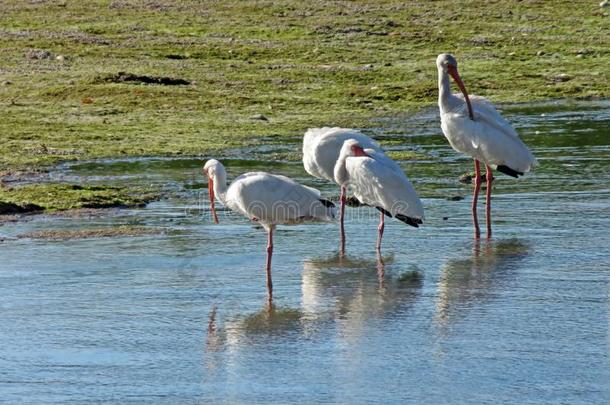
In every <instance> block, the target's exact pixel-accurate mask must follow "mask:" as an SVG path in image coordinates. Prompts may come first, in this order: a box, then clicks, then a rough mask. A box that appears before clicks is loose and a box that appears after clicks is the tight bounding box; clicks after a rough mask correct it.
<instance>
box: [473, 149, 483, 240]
mask: <svg viewBox="0 0 610 405" xmlns="http://www.w3.org/2000/svg"><path fill="white" fill-rule="evenodd" d="M480 189H481V165H480V163H479V161H478V160H476V159H475V160H474V193H473V195H472V223H473V224H474V237H475V239H479V238H480V237H481V229H480V228H479V219H478V218H477V200H478V199H479V190H480Z"/></svg>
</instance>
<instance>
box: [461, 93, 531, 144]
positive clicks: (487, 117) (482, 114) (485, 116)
mask: <svg viewBox="0 0 610 405" xmlns="http://www.w3.org/2000/svg"><path fill="white" fill-rule="evenodd" d="M455 96H456V97H458V98H459V99H461V100H462V101H464V95H463V94H455ZM469 98H470V102H471V104H472V109H473V110H474V118H475V121H479V122H482V123H485V124H487V125H489V126H491V127H493V128H495V129H497V130H498V131H500V132H502V133H503V134H505V135H510V136H514V137H516V138H518V137H519V134H517V131H515V129H514V128H513V126H512V125H511V124H510V122H508V121H507V120H506V119H505V118H504V117H503V116H502V115H501V114H500V113H499V112H498V110H496V108H495V107H494V106H493V104H491V102H490V101H489V100H487V99H486V98H485V97H481V96H476V95H472V96H469ZM464 104H465V102H464Z"/></svg>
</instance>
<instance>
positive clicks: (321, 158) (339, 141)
mask: <svg viewBox="0 0 610 405" xmlns="http://www.w3.org/2000/svg"><path fill="white" fill-rule="evenodd" d="M348 139H355V140H356V141H358V142H359V144H360V145H361V146H362V147H363V148H371V149H375V150H377V151H379V152H381V148H380V147H379V145H378V144H377V142H375V141H374V140H372V139H371V138H369V137H368V136H366V135H364V134H363V133H361V132H359V131H356V130H355V129H348V128H336V127H335V128H329V127H324V128H310V129H309V130H307V132H306V133H305V136H304V137H303V166H305V171H307V173H309V174H311V175H312V176H314V177H317V178H319V179H325V180H328V181H335V179H334V175H333V171H334V169H335V163H337V159H338V158H339V152H340V151H341V147H343V143H344V142H345V141H347V140H348Z"/></svg>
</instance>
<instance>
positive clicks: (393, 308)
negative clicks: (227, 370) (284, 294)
mask: <svg viewBox="0 0 610 405" xmlns="http://www.w3.org/2000/svg"><path fill="white" fill-rule="evenodd" d="M393 261H394V257H393V256H386V257H378V258H377V260H367V259H357V258H348V257H340V256H339V255H335V256H332V257H329V258H321V259H310V260H307V261H306V262H305V263H304V266H303V273H302V288H301V291H302V305H301V308H300V309H294V308H285V307H277V306H275V305H273V304H271V305H270V304H265V305H264V306H263V308H262V309H261V310H259V311H258V312H255V313H253V314H250V315H247V316H236V317H234V318H232V319H228V320H226V321H225V322H224V324H223V326H222V327H219V326H218V320H217V310H216V307H213V308H212V310H211V312H210V315H209V322H208V331H207V339H206V346H205V349H206V350H205V351H206V352H207V353H208V354H212V352H217V351H219V350H221V349H227V350H228V351H229V352H232V351H235V350H238V348H239V347H241V346H244V345H249V344H257V343H264V342H265V341H267V340H268V338H269V337H270V335H273V336H274V337H278V336H282V335H289V334H295V333H296V334H298V335H303V336H307V335H310V334H312V333H315V332H316V331H320V330H327V331H328V330H329V329H332V328H333V325H335V324H336V325H337V329H338V334H339V336H343V337H357V336H360V335H361V334H362V333H363V331H364V329H365V321H366V320H367V319H370V318H375V317H376V318H383V317H386V318H387V317H398V316H400V314H402V313H404V312H405V311H406V310H407V309H408V308H410V306H411V305H412V304H413V303H414V302H415V301H416V299H417V298H418V297H419V295H420V291H421V287H422V285H423V280H422V276H421V274H420V272H419V271H417V270H411V271H407V272H404V273H402V274H400V275H396V274H392V272H386V266H388V265H390V264H392V263H393Z"/></svg>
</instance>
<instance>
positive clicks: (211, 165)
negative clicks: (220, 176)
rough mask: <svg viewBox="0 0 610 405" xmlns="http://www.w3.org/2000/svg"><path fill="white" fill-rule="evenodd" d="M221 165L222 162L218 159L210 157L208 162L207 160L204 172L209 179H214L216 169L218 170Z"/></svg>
mask: <svg viewBox="0 0 610 405" xmlns="http://www.w3.org/2000/svg"><path fill="white" fill-rule="evenodd" d="M221 165H222V163H220V162H219V161H218V160H216V159H210V160H208V161H207V162H205V165H203V174H204V175H205V176H206V177H207V178H208V179H209V180H212V181H213V180H214V176H215V175H216V171H217V170H218V167H219V166H221Z"/></svg>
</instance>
